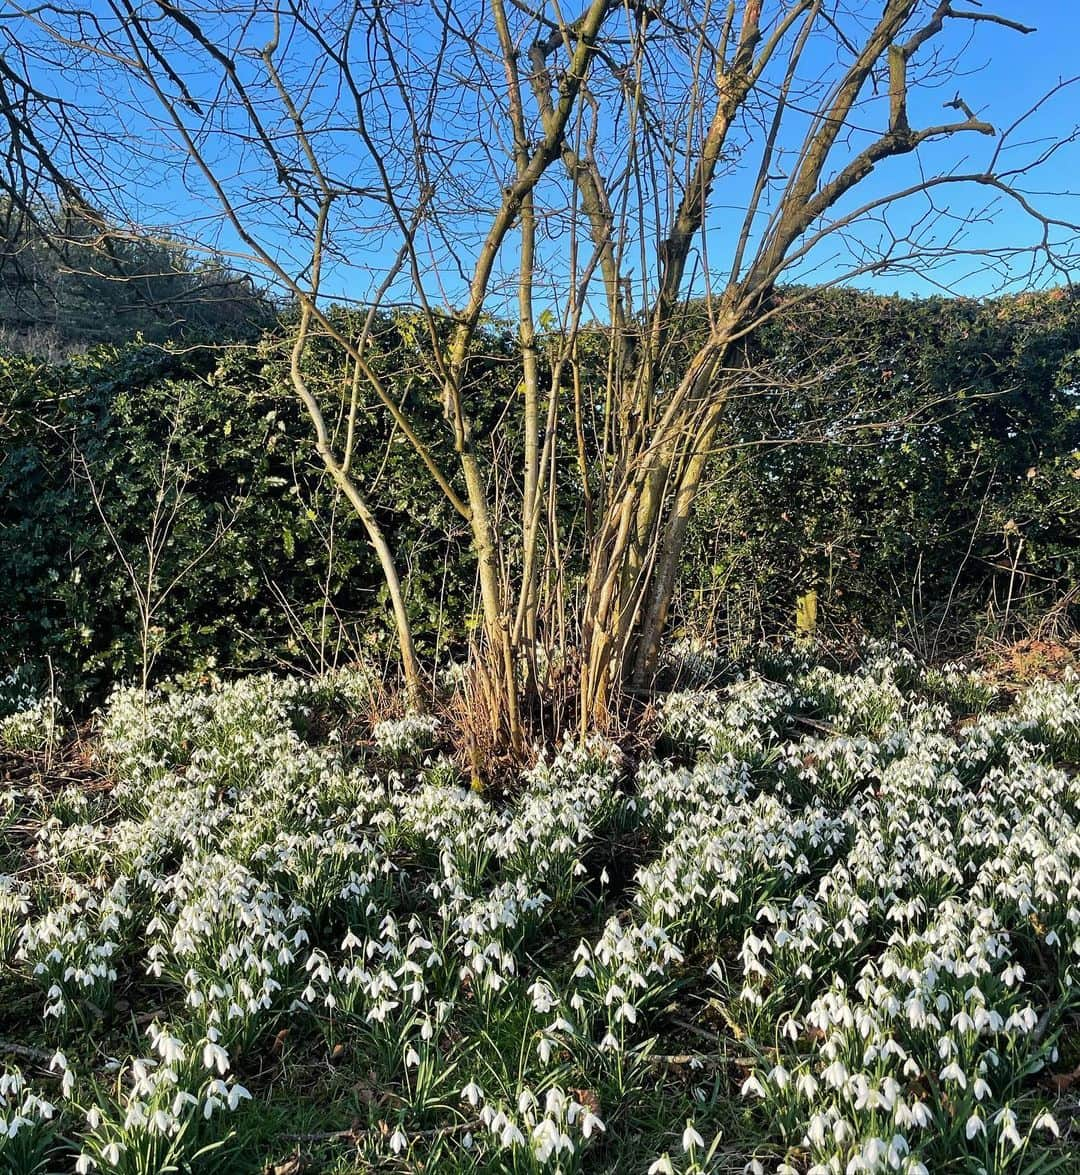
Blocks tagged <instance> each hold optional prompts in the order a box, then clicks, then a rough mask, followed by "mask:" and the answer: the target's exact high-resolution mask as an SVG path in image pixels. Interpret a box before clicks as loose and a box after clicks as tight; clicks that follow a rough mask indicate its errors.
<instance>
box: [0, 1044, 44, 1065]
mask: <svg viewBox="0 0 1080 1175" xmlns="http://www.w3.org/2000/svg"><path fill="white" fill-rule="evenodd" d="M0 1053H12V1054H13V1055H14V1056H16V1057H27V1058H29V1059H30V1060H31V1061H51V1060H52V1059H53V1054H52V1053H50V1052H48V1051H46V1050H45V1049H36V1048H33V1047H32V1046H31V1045H28V1044H17V1043H16V1042H15V1041H13V1040H0Z"/></svg>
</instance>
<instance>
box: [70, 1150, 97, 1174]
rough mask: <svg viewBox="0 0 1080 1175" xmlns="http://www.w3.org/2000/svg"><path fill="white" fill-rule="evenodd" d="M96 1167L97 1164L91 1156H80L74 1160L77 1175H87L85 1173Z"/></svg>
mask: <svg viewBox="0 0 1080 1175" xmlns="http://www.w3.org/2000/svg"><path fill="white" fill-rule="evenodd" d="M96 1166H97V1162H96V1160H95V1159H94V1158H93V1157H92V1156H91V1155H87V1154H82V1155H79V1157H78V1158H77V1159H76V1160H75V1171H76V1172H77V1175H87V1172H89V1171H93V1170H94V1168H95V1167H96Z"/></svg>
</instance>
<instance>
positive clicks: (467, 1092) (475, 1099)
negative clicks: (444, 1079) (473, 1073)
mask: <svg viewBox="0 0 1080 1175" xmlns="http://www.w3.org/2000/svg"><path fill="white" fill-rule="evenodd" d="M461 1096H462V1097H463V1098H464V1099H465V1100H466V1101H467V1102H468V1103H469V1105H470V1106H478V1105H479V1104H480V1102H481V1101H482V1100H483V1097H484V1091H483V1090H482V1089H481V1088H480V1086H479V1085H477V1084H476V1082H475V1081H470V1082H469V1084H468V1085H466V1086H465V1088H464V1089H463V1090H462V1091H461Z"/></svg>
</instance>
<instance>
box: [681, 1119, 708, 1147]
mask: <svg viewBox="0 0 1080 1175" xmlns="http://www.w3.org/2000/svg"><path fill="white" fill-rule="evenodd" d="M704 1145H705V1139H703V1138H702V1137H701V1135H700V1134H698V1132H697V1131H696V1130H695V1129H694V1123H693V1120H692V1119H688V1120H687V1123H686V1129H685V1130H684V1131H683V1136H682V1148H683V1150H684V1151H692V1150H693V1149H694V1147H702V1146H704Z"/></svg>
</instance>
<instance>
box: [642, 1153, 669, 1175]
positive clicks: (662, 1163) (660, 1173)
mask: <svg viewBox="0 0 1080 1175" xmlns="http://www.w3.org/2000/svg"><path fill="white" fill-rule="evenodd" d="M648 1175H675V1168H674V1167H673V1166H672V1165H671V1159H669V1158H668V1156H667V1155H661V1156H660V1158H658V1159H657V1160H656V1161H655V1162H654V1163H653V1164H652V1165H651V1166H650V1167H649V1170H648Z"/></svg>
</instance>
